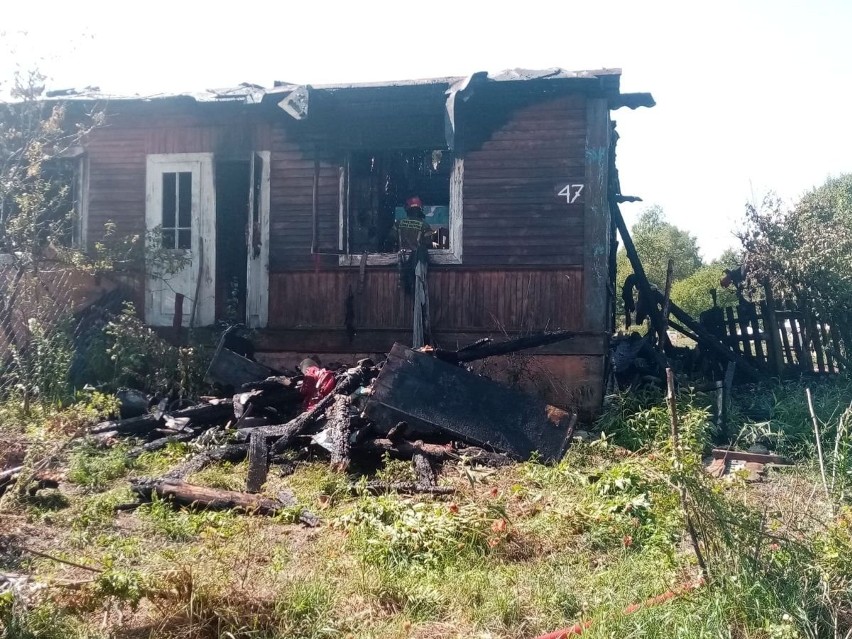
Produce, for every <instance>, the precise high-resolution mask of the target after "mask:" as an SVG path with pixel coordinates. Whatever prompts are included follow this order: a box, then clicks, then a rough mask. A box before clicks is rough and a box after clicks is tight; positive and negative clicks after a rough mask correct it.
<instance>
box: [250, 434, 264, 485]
mask: <svg viewBox="0 0 852 639" xmlns="http://www.w3.org/2000/svg"><path fill="white" fill-rule="evenodd" d="M268 473H269V447H268V446H267V445H266V437H265V436H264V435H263V434H261V433H258V432H254V433H252V435H251V438H250V439H249V449H248V477H247V478H246V491H247V492H250V493H259V492H260V489H261V488H262V487H263V484H265V483H266V476H267V474H268Z"/></svg>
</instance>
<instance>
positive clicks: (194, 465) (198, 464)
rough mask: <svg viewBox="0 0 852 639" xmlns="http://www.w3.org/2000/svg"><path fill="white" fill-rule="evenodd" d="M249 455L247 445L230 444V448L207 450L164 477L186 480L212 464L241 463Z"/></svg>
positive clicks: (222, 447)
mask: <svg viewBox="0 0 852 639" xmlns="http://www.w3.org/2000/svg"><path fill="white" fill-rule="evenodd" d="M247 454H248V445H247V444H230V445H228V446H221V447H219V448H213V449H211V450H206V451H204V452H203V453H199V454H198V455H196V456H195V457H193V458H192V459H190V460H188V461H185V462H184V463H182V464H180V465H179V466H176V467H175V468H173V469H172V470H170V471H169V472H167V473H166V474H165V475H164V477H165V478H168V479H185V478H187V477H189V476H190V475H191V474H192V473H197V472H198V471H199V470H201V469H203V468H205V467H207V466H209V465H210V464H215V463H218V462H223V461H226V462H231V463H237V462H241V461H243V460H244V459H245V458H246V455H247Z"/></svg>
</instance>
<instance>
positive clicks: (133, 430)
mask: <svg viewBox="0 0 852 639" xmlns="http://www.w3.org/2000/svg"><path fill="white" fill-rule="evenodd" d="M162 423H163V421H162V419H160V418H158V417H154V416H153V415H140V416H139V417H129V418H127V419H111V420H108V421H105V422H100V423H99V424H95V425H94V426H93V427H92V428H91V429H90V430H89V433H90V434H92V435H101V434H104V433H109V432H114V433H116V434H121V435H138V434H144V433H147V432H149V431H151V430H153V429H155V428H156V427H157V426H159V425H161V424H162Z"/></svg>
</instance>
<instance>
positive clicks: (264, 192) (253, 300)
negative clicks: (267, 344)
mask: <svg viewBox="0 0 852 639" xmlns="http://www.w3.org/2000/svg"><path fill="white" fill-rule="evenodd" d="M254 156H260V158H261V159H262V160H263V169H262V173H261V176H260V207H259V208H258V214H259V215H260V255H259V256H258V257H257V258H253V257H252V244H253V239H254V238H253V236H252V233H254V225H253V224H251V222H252V219H251V215H252V214H253V209H252V208H249V228H250V229H251V231H250V232H249V233H248V234H247V237H248V246H247V248H248V263H247V265H246V326H248V327H249V328H264V327H266V325H267V324H268V322H269V203H270V191H269V175H270V162H271V158H272V153H271V152H270V151H255V152H254V153H253V154H252V169H251V170H252V175H251V186H250V190H249V193H250V194H251V195H250V202H249V204H250V207H251V206H253V205H254V202H253V198H254V171H255V170H256V167H257V165H256V163H255V162H254ZM255 318H256V319H255Z"/></svg>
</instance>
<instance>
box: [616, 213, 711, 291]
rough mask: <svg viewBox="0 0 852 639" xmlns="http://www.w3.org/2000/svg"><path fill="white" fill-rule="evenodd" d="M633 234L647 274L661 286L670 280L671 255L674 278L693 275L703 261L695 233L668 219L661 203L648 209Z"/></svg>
mask: <svg viewBox="0 0 852 639" xmlns="http://www.w3.org/2000/svg"><path fill="white" fill-rule="evenodd" d="M631 234H632V236H633V244H635V245H636V252H637V253H639V258H640V259H641V260H642V266H643V268H644V269H645V274H646V275H647V276H648V279H649V280H651V283H653V284H656V285H657V286H658V287H659V288H661V289H662V288H663V287H664V286H665V284H666V270H667V269H668V263H669V258H672V259H674V272H673V279H674V281H677V280H682V279H685V278H687V277H689V276H690V275H692V274H693V273H695V271H697V270H698V269H699V268H701V266H702V265H703V262H702V260H701V255H700V254H699V253H698V241H697V240H696V238H695V236H694V235H692V234H691V233H689V232H688V231H684V230H682V229H679V228H678V227H676V226H675V225H674V224H672V223H671V222H669V221H667V220H666V216H665V214H664V213H663V209H662V208H661V207H659V206H652V207H650V208H648V209H645V211H643V212H642V214H641V215H640V216H639V219H638V220H637V221H636V224H634V225H633V229H632V231H631ZM626 257H627V256H626V255H625V258H626Z"/></svg>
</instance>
